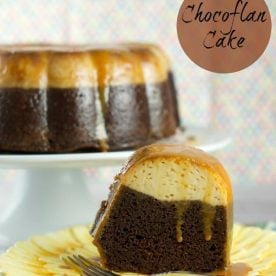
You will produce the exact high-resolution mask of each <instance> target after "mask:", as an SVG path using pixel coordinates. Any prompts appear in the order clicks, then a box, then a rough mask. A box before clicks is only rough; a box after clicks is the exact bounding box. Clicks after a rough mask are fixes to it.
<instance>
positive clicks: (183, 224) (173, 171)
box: [91, 145, 232, 274]
mask: <svg viewBox="0 0 276 276" xmlns="http://www.w3.org/2000/svg"><path fill="white" fill-rule="evenodd" d="M91 233H92V236H93V237H94V241H93V242H94V244H95V245H96V246H97V248H98V250H99V253H100V255H101V259H102V263H103V265H104V266H105V267H107V268H108V269H110V270H114V271H125V272H126V271H127V272H136V273H145V274H152V273H162V272H168V271H179V270H181V271H192V272H201V273H204V272H214V271H224V270H226V269H227V267H228V265H229V252H230V246H231V234H232V191H231V184H230V180H229V178H228V176H227V173H226V172H225V170H224V168H223V166H222V165H221V164H220V163H219V161H218V160H217V159H215V158H213V157H212V156H209V155H208V154H206V153H204V152H203V151H201V150H197V149H194V148H190V147H183V146H180V145H151V146H147V147H144V148H141V149H139V150H138V151H136V153H135V154H134V155H133V156H132V157H131V158H130V160H129V161H128V162H127V163H126V165H125V166H124V168H123V169H122V171H121V172H120V173H119V174H118V175H117V176H116V178H115V182H114V184H113V185H112V186H111V192H110V195H109V198H108V200H107V201H104V202H103V203H102V206H101V208H100V210H99V212H98V215H97V217H96V220H95V223H94V226H93V229H92V231H91Z"/></svg>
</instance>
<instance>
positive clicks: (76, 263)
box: [63, 255, 119, 276]
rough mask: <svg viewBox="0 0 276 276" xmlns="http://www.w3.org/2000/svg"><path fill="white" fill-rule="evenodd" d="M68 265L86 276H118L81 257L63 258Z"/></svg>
mask: <svg viewBox="0 0 276 276" xmlns="http://www.w3.org/2000/svg"><path fill="white" fill-rule="evenodd" d="M63 259H64V261H65V262H66V263H68V264H69V265H71V266H73V267H74V268H76V269H77V270H78V271H80V272H81V273H82V275H84V276H117V275H119V274H116V273H114V272H111V271H108V270H106V269H104V268H102V267H101V266H100V265H99V264H97V263H95V262H93V261H90V260H88V259H86V258H85V257H83V256H81V255H72V256H67V257H64V258H63Z"/></svg>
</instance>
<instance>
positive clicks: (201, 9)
mask: <svg viewBox="0 0 276 276" xmlns="http://www.w3.org/2000/svg"><path fill="white" fill-rule="evenodd" d="M271 27H272V23H271V16H270V13H269V9H268V7H267V5H266V4H265V2H264V0H247V1H245V0H185V1H184V2H183V4H182V6H181V8H180V11H179V14H178V18H177V33H178V38H179V41H180V44H181V46H182V48H183V50H184V51H185V53H186V54H187V55H188V56H189V58H190V59H191V60H192V61H194V62H195V63H196V64H197V65H199V66H200V67H202V68H204V69H207V70H209V71H212V72H216V73H231V72H236V71H239V70H242V69H244V68H246V67H248V66H249V65H251V64H252V63H254V62H255V61H256V60H257V59H258V58H259V57H260V56H261V55H262V54H263V52H264V51H265V49H266V47H267V45H268V43H269V39H270V35H271Z"/></svg>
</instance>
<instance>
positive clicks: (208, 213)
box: [174, 201, 216, 242]
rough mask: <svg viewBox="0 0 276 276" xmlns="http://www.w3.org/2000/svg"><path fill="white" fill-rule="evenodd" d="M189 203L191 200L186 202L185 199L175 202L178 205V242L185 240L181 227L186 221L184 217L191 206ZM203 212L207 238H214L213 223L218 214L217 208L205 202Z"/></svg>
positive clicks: (207, 239)
mask: <svg viewBox="0 0 276 276" xmlns="http://www.w3.org/2000/svg"><path fill="white" fill-rule="evenodd" d="M189 204H190V202H185V201H180V202H175V203H174V205H175V207H176V239H177V241H178V242H182V241H183V236H182V230H181V227H182V224H183V222H184V221H183V218H184V216H185V212H186V210H187V209H188V207H189ZM201 212H202V220H203V227H204V236H205V240H206V241H209V240H211V238H212V225H213V220H214V217H215V214H216V208H215V207H214V206H211V205H209V204H203V205H202V210H201Z"/></svg>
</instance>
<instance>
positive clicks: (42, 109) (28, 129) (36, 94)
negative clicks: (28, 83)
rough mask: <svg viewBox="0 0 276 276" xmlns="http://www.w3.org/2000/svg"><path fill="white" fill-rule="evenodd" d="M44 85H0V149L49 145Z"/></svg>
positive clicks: (40, 149) (34, 148) (41, 148)
mask: <svg viewBox="0 0 276 276" xmlns="http://www.w3.org/2000/svg"><path fill="white" fill-rule="evenodd" d="M47 134H48V127H47V93H46V91H45V90H44V89H42V90H38V89H28V90H24V89H20V88H1V89H0V150H1V151H30V152H37V151H38V152H44V151H47V150H48V148H49V146H48V138H47Z"/></svg>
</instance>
